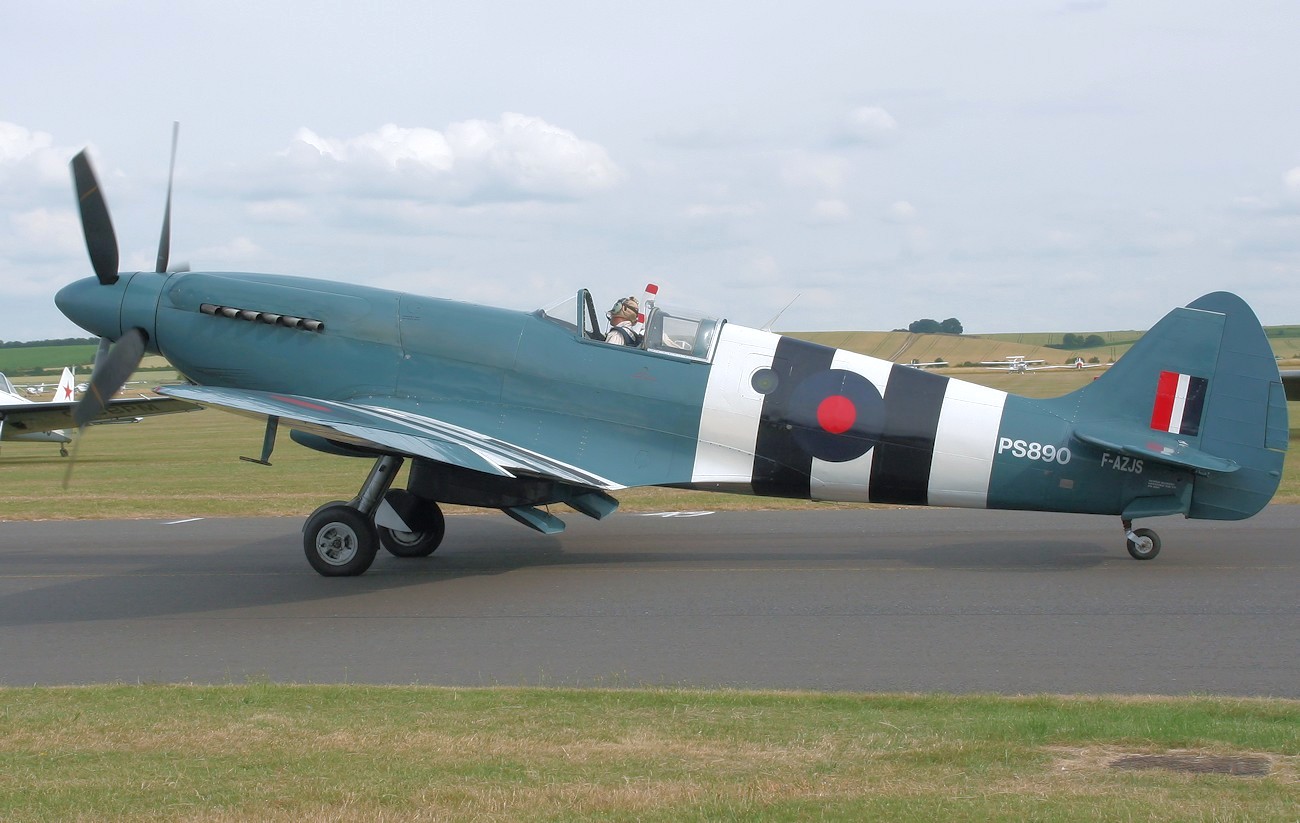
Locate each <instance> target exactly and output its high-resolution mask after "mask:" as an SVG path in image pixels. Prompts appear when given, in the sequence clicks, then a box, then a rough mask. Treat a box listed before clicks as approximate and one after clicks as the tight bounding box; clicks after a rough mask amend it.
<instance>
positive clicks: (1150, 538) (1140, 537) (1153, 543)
mask: <svg viewBox="0 0 1300 823" xmlns="http://www.w3.org/2000/svg"><path fill="white" fill-rule="evenodd" d="M1133 536H1134V537H1136V538H1137V540H1136V541H1134V540H1128V541H1126V542H1127V543H1128V553H1129V554H1131V555H1132V556H1133V559H1134V560H1150V559H1151V558H1153V557H1155V556H1156V555H1157V554H1160V535H1158V534H1156V533H1155V532H1153V531H1151V530H1150V529H1134V530H1133Z"/></svg>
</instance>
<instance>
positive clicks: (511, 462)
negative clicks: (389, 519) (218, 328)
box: [158, 386, 626, 491]
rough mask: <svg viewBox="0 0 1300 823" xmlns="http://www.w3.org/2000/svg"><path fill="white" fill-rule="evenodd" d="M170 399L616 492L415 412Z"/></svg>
mask: <svg viewBox="0 0 1300 823" xmlns="http://www.w3.org/2000/svg"><path fill="white" fill-rule="evenodd" d="M158 391H159V392H160V393H162V394H165V395H167V396H169V397H176V398H180V399H182V400H191V401H193V402H196V403H202V404H203V405H205V406H219V407H221V408H223V409H227V410H229V411H233V412H236V413H239V414H245V415H251V416H253V417H277V418H279V419H280V420H282V421H284V422H286V423H288V424H289V425H290V426H291V427H292V428H295V429H298V430H300V431H305V432H308V433H311V434H318V435H320V436H322V437H325V438H328V439H330V440H335V441H340V442H343V443H350V444H352V445H356V446H363V447H366V448H370V449H376V450H378V451H381V452H387V453H390V454H401V455H407V456H411V457H423V458H425V459H428V460H435V461H437V462H439V463H449V464H451V465H454V466H460V467H462V468H466V469H472V470H474V471H480V472H484V473H486V474H494V475H498V476H501V477H515V476H517V475H518V474H520V473H523V474H530V475H537V476H541V477H549V478H553V479H556V480H562V481H564V482H567V483H573V484H577V485H581V486H588V487H590V488H595V489H602V490H605V491H613V490H617V489H622V488H626V487H625V486H623V485H622V484H619V483H615V482H614V481H612V480H609V479H606V478H604V477H601V476H600V475H597V474H593V473H592V472H588V471H584V470H583V469H581V468H579V467H577V466H574V465H571V464H569V463H565V462H563V461H560V460H555V459H553V458H550V457H547V456H546V455H544V454H540V453H538V452H535V451H532V450H530V449H525V448H523V447H522V446H517V445H514V444H513V443H508V442H506V441H504V440H500V439H498V438H495V437H490V436H488V435H485V434H483V433H481V432H477V431H474V430H472V429H467V428H464V427H462V426H457V425H454V424H452V423H447V422H445V421H442V420H438V419H436V418H432V417H428V416H426V415H422V414H417V413H415V412H410V411H405V410H402V409H395V408H391V407H387V406H382V405H377V404H375V403H374V402H371V403H343V402H338V401H334V400H319V399H317V398H314V397H302V396H299V395H292V394H276V393H273V392H262V391H248V390H244V389H223V388H216V387H212V386H164V387H163V388H161V389H158Z"/></svg>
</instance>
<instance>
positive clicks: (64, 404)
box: [0, 366, 199, 457]
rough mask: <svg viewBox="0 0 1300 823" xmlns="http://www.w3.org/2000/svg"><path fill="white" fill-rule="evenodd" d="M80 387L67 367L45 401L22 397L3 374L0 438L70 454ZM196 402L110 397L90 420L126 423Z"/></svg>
mask: <svg viewBox="0 0 1300 823" xmlns="http://www.w3.org/2000/svg"><path fill="white" fill-rule="evenodd" d="M76 393H77V387H76V383H75V380H74V378H73V376H72V369H69V368H67V367H66V366H65V367H64V369H63V377H62V378H61V379H60V380H59V385H58V388H56V389H55V391H54V397H53V398H52V399H50V400H47V401H45V402H38V401H34V400H28V399H27V398H26V397H23V396H22V395H21V394H20V393H19V392H18V390H17V389H15V388H14V385H13V383H10V382H9V378H8V377H6V376H5V375H4V374H0V440H21V441H26V442H35V443H58V444H59V454H61V455H62V456H64V457H67V456H68V449H67V447H66V446H65V445H64V444H66V443H70V442H72V437H71V435H69V434H68V431H69V430H72V429H75V428H76V424H75V423H73V422H72V409H73V407H74V406H76V404H77V403H76ZM197 408H199V407H198V406H196V405H194V404H193V403H188V402H185V401H183V400H175V399H172V398H164V397H140V398H130V399H125V400H110V401H109V402H108V404H107V405H106V406H105V407H104V411H103V412H102V413H100V415H99V416H98V417H96V418H95V419H94V420H92V421H90V422H91V423H92V424H94V423H125V422H133V421H134V420H139V419H140V418H142V417H147V416H150V415H155V414H172V413H174V412H183V411H193V410H195V409H197Z"/></svg>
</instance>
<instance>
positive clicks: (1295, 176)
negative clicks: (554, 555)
mask: <svg viewBox="0 0 1300 823" xmlns="http://www.w3.org/2000/svg"><path fill="white" fill-rule="evenodd" d="M1283 179H1284V180H1285V181H1286V187H1287V188H1288V189H1290V190H1291V191H1300V166H1296V167H1295V168H1294V169H1291V170H1290V171H1288V172H1287V173H1286V176H1285V177H1284V178H1283Z"/></svg>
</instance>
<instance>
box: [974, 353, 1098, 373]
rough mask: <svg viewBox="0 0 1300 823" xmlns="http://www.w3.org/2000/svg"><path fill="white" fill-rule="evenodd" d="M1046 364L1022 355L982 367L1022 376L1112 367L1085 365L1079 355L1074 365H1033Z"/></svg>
mask: <svg viewBox="0 0 1300 823" xmlns="http://www.w3.org/2000/svg"><path fill="white" fill-rule="evenodd" d="M1046 362H1047V361H1046V360H1026V359H1025V356H1024V355H1022V354H1013V355H1011V356H1010V357H1008V358H1007V359H1005V360H984V361H981V362H980V365H981V366H988V367H989V371H1005V372H1012V373H1013V374H1022V373H1024V372H1029V371H1050V370H1052V369H1104V368H1106V367H1107V366H1109V365H1110V364H1109V363H1085V362H1083V358H1082V357H1079V356H1077V355H1076V356H1075V358H1074V362H1073V363H1065V364H1062V365H1059V366H1038V365H1031V364H1035V363H1046Z"/></svg>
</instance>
